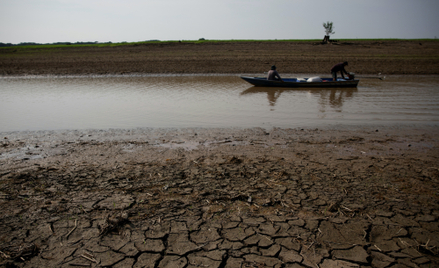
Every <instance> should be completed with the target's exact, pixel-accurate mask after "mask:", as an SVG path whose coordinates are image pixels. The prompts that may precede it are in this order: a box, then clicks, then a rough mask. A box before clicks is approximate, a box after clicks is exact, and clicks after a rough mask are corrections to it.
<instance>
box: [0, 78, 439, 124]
mask: <svg viewBox="0 0 439 268" xmlns="http://www.w3.org/2000/svg"><path fill="white" fill-rule="evenodd" d="M313 76H315V75H313ZM294 77H306V75H299V76H294ZM401 124H413V125H438V124H439V77H437V76H433V77H432V76H391V77H389V76H387V77H386V79H385V80H379V79H374V78H363V79H361V80H360V84H359V86H358V88H355V89H273V88H259V87H253V86H251V85H250V84H248V83H246V82H244V81H243V80H241V79H240V78H239V77H238V76H221V75H217V76H100V77H26V78H23V77H21V78H19V77H16V78H11V77H8V78H4V77H3V78H0V131H23V130H59V129H108V128H138V127H141V128H143V127H154V128H156V127H177V128H181V127H183V128H186V127H207V128H212V127H263V128H272V127H282V128H296V127H328V126H329V127H330V126H363V125H401Z"/></svg>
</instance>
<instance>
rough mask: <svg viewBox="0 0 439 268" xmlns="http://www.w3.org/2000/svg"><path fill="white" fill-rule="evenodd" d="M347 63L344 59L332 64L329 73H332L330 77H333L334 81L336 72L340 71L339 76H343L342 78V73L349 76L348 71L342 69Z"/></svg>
mask: <svg viewBox="0 0 439 268" xmlns="http://www.w3.org/2000/svg"><path fill="white" fill-rule="evenodd" d="M347 65H348V62H347V61H345V62H340V63H337V64H336V65H334V66H332V68H331V74H332V78H334V81H337V73H338V72H340V74H341V77H343V79H345V78H344V75H343V73H345V74H346V75H347V76H348V77H349V74H348V72H346V70H345V69H344V67H345V66H347Z"/></svg>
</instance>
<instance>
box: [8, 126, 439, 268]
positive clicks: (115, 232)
mask: <svg viewBox="0 0 439 268" xmlns="http://www.w3.org/2000/svg"><path fill="white" fill-rule="evenodd" d="M438 134H439V130H438V129H437V128H434V127H432V128H429V127H426V128H423V129H412V128H411V129H408V128H394V129H381V128H380V129H338V130H308V129H304V130H301V129H273V130H271V131H269V132H267V131H265V130H263V129H259V128H255V129H246V130H239V129H180V130H172V129H171V130H169V129H164V130H151V129H149V130H148V129H145V130H142V129H137V130H129V131H128V130H125V131H124V130H111V131H69V132H29V133H25V132H22V133H8V134H3V136H2V138H3V140H2V143H1V146H0V197H1V199H0V203H1V205H0V213H1V216H0V222H1V227H2V228H1V229H0V237H1V240H0V251H1V253H0V256H1V258H2V259H3V262H2V266H3V267H75V266H76V267H78V266H79V267H82V266H83V267H370V266H373V267H437V266H439V258H438V253H439V249H438V247H439V239H438V238H439V224H438V219H439V192H438V189H439V180H438V178H439V169H438V163H439V161H438V157H439V150H438V146H439V143H438V139H437V137H438Z"/></svg>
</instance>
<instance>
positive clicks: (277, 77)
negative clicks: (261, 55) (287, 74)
mask: <svg viewBox="0 0 439 268" xmlns="http://www.w3.org/2000/svg"><path fill="white" fill-rule="evenodd" d="M267 80H279V81H281V82H283V80H282V78H280V75H279V73H278V72H277V71H276V65H273V66H271V70H270V71H268V76H267Z"/></svg>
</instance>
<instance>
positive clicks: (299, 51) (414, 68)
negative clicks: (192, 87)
mask: <svg viewBox="0 0 439 268" xmlns="http://www.w3.org/2000/svg"><path fill="white" fill-rule="evenodd" d="M341 61H348V62H349V66H348V68H347V70H348V71H349V72H354V73H356V74H374V75H377V74H378V73H381V74H383V75H388V74H439V42H437V41H434V40H431V41H422V42H421V43H420V42H419V41H398V40H394V41H355V42H339V43H334V44H332V45H321V44H318V43H313V42H256V41H255V42H217V43H214V42H208V43H193V42H181V43H177V42H174V43H161V44H153V43H151V44H144V45H136V46H132V45H131V46H118V47H82V48H77V47H64V48H52V49H44V48H35V49H22V48H14V47H12V48H2V49H0V75H29V74H30V75H42V74H44V75H45V74H55V75H66V74H68V75H71V74H81V75H84V74H87V75H89V74H133V73H141V74H144V73H153V74H156V73H160V74H162V73H189V74H190V73H195V74H197V73H231V74H232V73H233V74H252V73H255V74H260V73H263V72H266V71H268V70H269V69H270V66H271V65H273V64H276V65H277V67H278V71H279V72H280V73H288V74H294V73H300V74H304V73H306V74H314V73H316V74H326V73H327V74H329V73H330V69H331V67H332V66H333V65H334V64H336V63H338V62H341Z"/></svg>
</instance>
